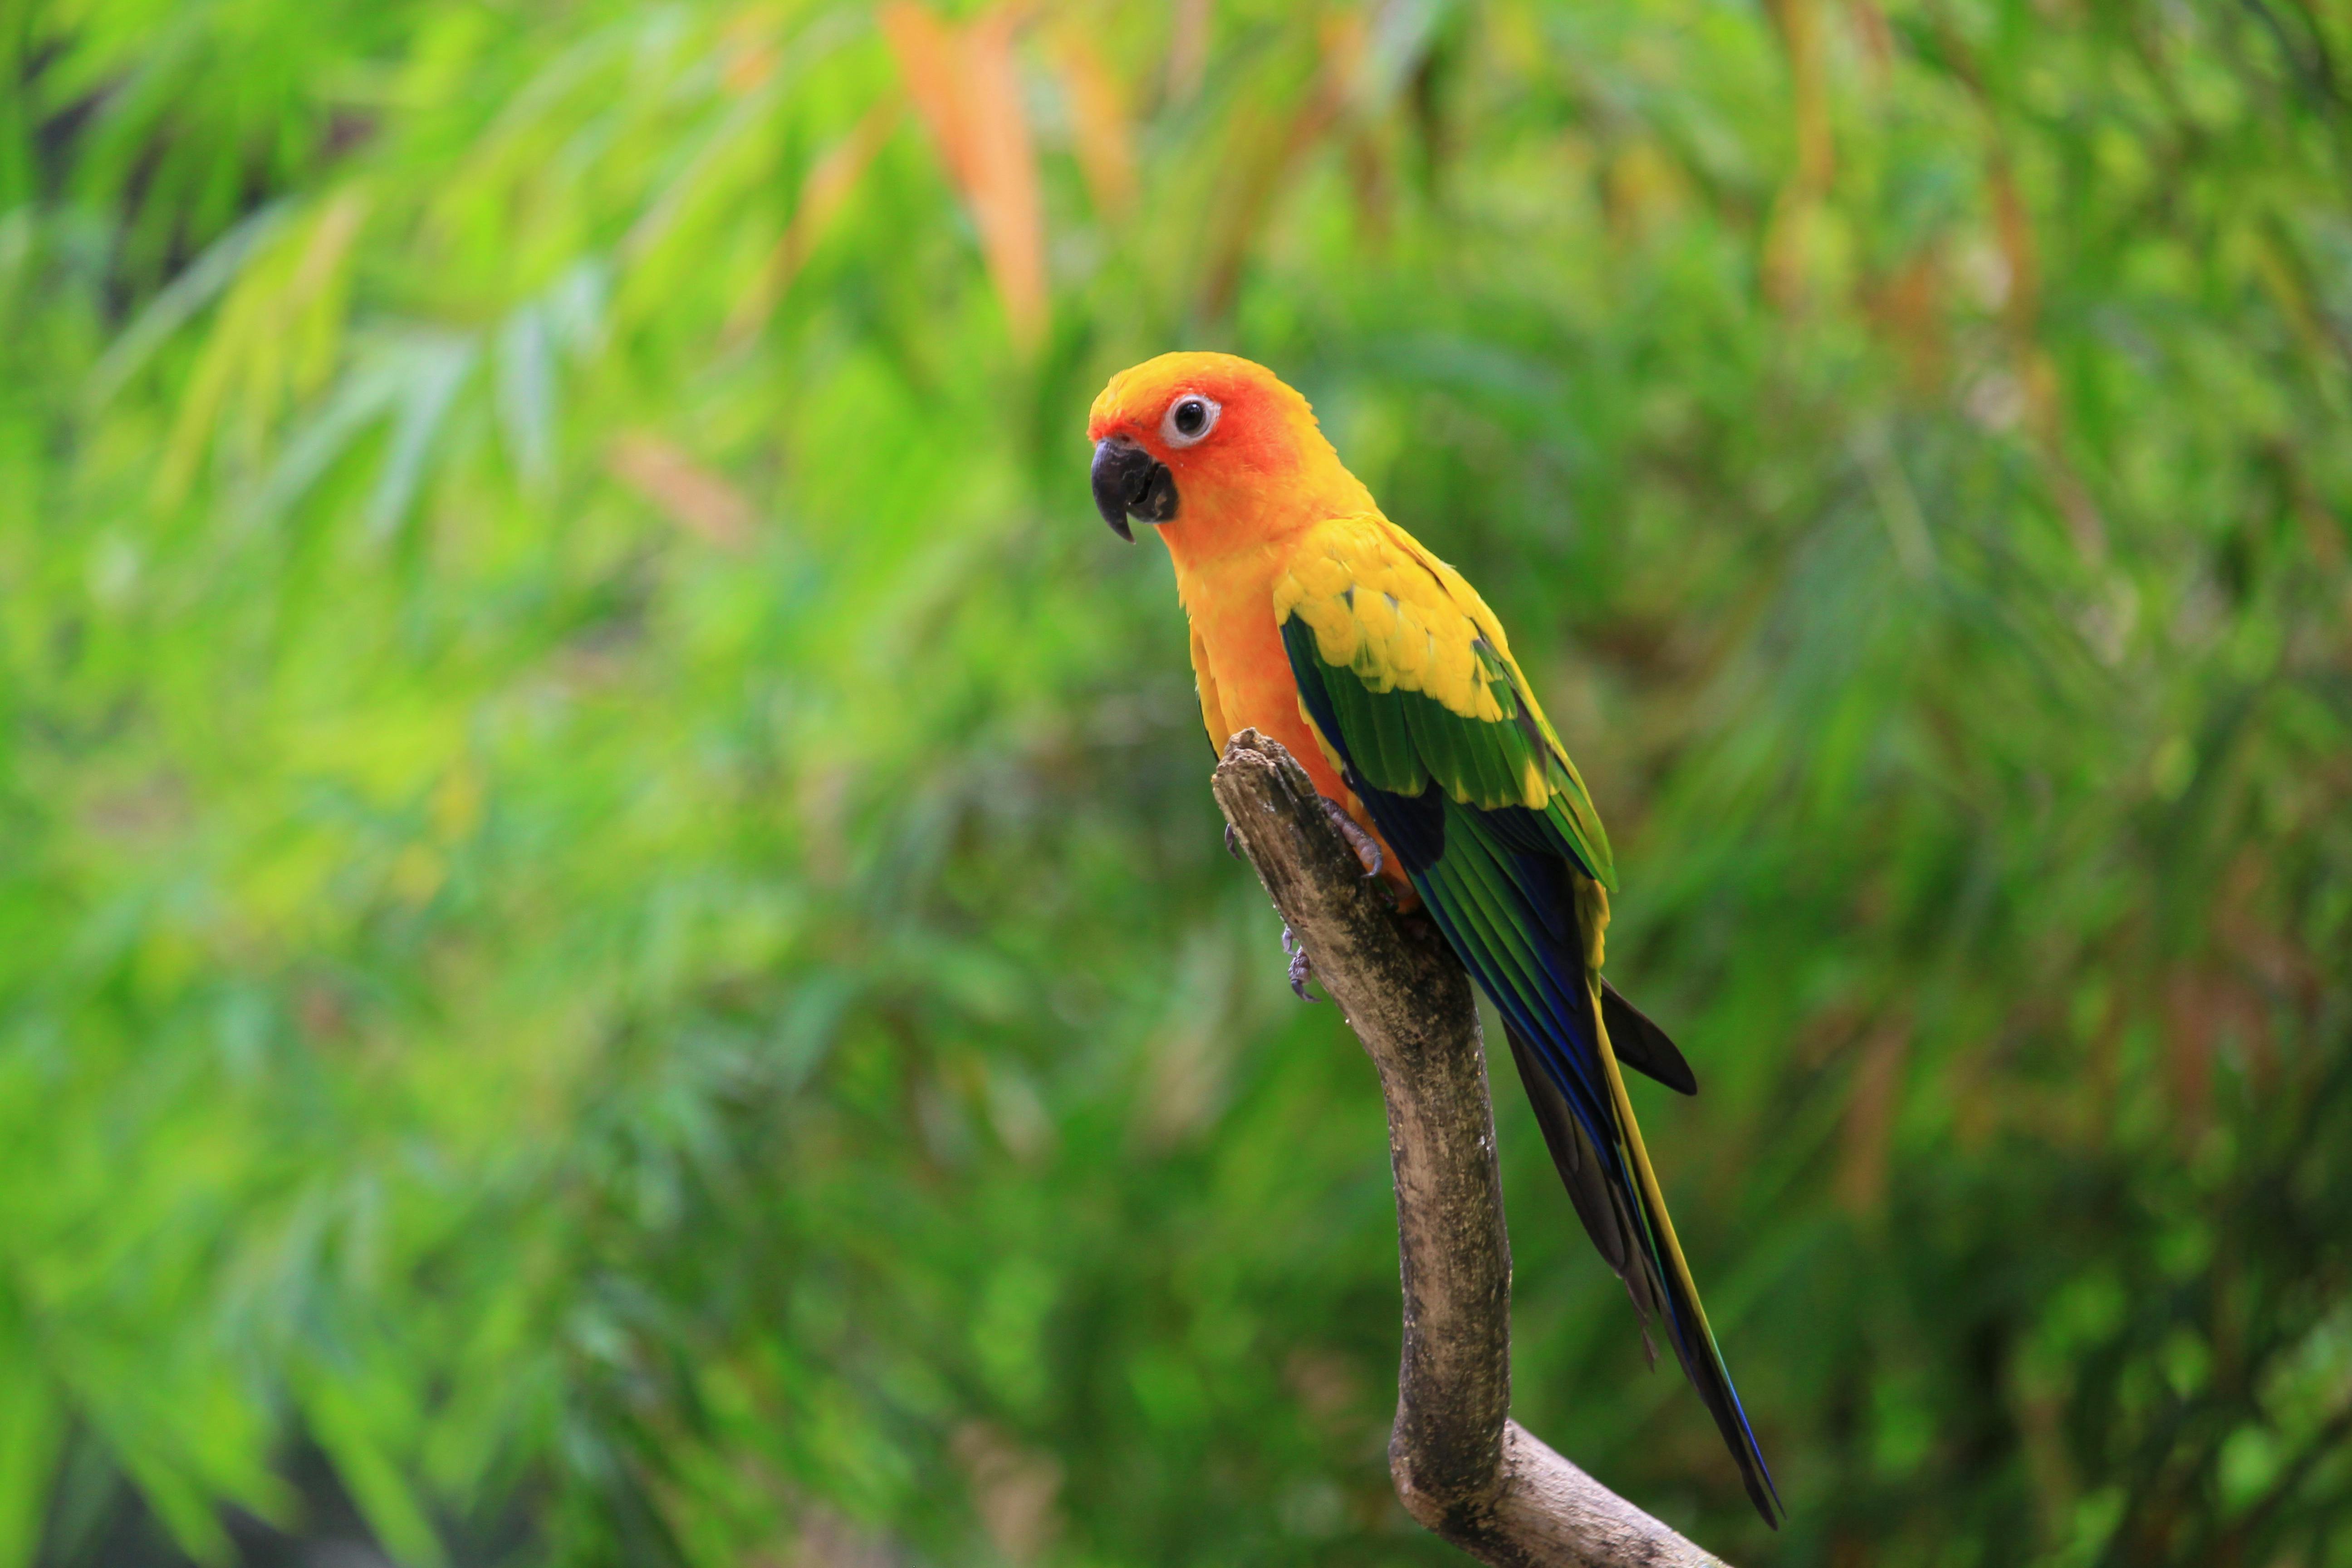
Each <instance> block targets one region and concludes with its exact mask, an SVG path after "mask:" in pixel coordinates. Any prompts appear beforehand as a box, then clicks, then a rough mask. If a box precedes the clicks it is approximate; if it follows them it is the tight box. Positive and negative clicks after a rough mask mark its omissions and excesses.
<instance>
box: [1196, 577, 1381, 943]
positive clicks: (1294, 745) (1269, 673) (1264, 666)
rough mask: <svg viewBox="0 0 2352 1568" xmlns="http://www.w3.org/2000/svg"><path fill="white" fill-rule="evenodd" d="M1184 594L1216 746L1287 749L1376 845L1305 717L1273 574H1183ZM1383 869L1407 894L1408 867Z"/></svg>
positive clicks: (1359, 805) (1360, 808) (1203, 704)
mask: <svg viewBox="0 0 2352 1568" xmlns="http://www.w3.org/2000/svg"><path fill="white" fill-rule="evenodd" d="M1177 588H1178V592H1179V593H1180V595H1181V597H1182V599H1183V601H1184V613H1185V614H1186V615H1187V616H1190V617H1191V619H1192V633H1193V645H1192V660H1193V670H1192V674H1193V678H1194V679H1196V680H1197V681H1198V682H1199V683H1200V688H1201V699H1202V700H1201V710H1202V721H1204V722H1205V723H1206V724H1207V725H1208V727H1209V741H1210V743H1211V744H1213V745H1214V746H1215V747H1216V748H1217V749H1218V750H1219V751H1220V752H1222V751H1223V749H1224V745H1225V742H1227V741H1228V740H1230V739H1232V738H1233V737H1234V735H1235V734H1237V733H1238V732H1240V731H1243V730H1255V731H1258V732H1259V733H1260V734H1262V735H1267V736H1271V737H1272V738H1273V739H1275V740H1276V741H1279V742H1282V744H1283V746H1284V747H1285V748H1286V750H1288V751H1289V752H1290V754H1291V755H1292V756H1294V757H1296V758H1297V759H1298V761H1299V763H1301V764H1302V765H1303V766H1304V767H1305V768H1306V769H1307V776H1308V777H1309V778H1311V779H1313V780H1314V781H1315V788H1316V791H1317V793H1318V794H1319V795H1322V796H1323V797H1324V798H1325V799H1326V800H1333V801H1338V802H1339V804H1340V805H1343V806H1345V807H1346V808H1347V811H1348V815H1349V816H1351V817H1353V818H1354V819H1355V820H1356V822H1357V824H1358V826H1361V827H1363V828H1364V829H1366V830H1367V831H1370V832H1373V833H1374V836H1375V837H1377V836H1378V834H1377V830H1376V829H1374V828H1373V827H1372V821H1371V816H1370V813H1368V812H1366V811H1365V809H1364V806H1363V803H1362V802H1361V801H1360V800H1358V799H1357V798H1356V795H1355V792H1354V791H1352V790H1350V789H1349V787H1348V785H1347V784H1346V782H1345V781H1344V780H1342V779H1341V778H1340V776H1339V768H1338V767H1337V765H1335V763H1333V761H1332V758H1331V755H1330V753H1329V752H1327V751H1326V750H1325V748H1324V745H1323V741H1322V737H1321V736H1319V735H1318V734H1317V733H1316V732H1315V728H1314V726H1313V725H1311V724H1309V723H1308V722H1307V717H1306V715H1305V714H1304V713H1303V712H1301V711H1300V710H1299V705H1298V681H1297V677H1296V676H1294V675H1293V674H1292V673H1291V669H1290V654H1289V650H1287V649H1286V648H1285V647H1283V643H1282V628H1281V626H1279V625H1278V624H1276V621H1275V618H1274V587H1273V574H1272V572H1271V570H1270V569H1267V568H1260V569H1259V570H1258V571H1257V572H1256V573H1255V575H1254V576H1243V575H1241V574H1224V575H1223V576H1222V577H1221V576H1219V575H1215V574H1202V573H1188V572H1186V571H1184V570H1182V569H1181V567H1180V568H1179V570H1178V574H1177ZM1382 848H1383V851H1384V852H1385V850H1386V846H1385V845H1383V846H1382ZM1382 869H1383V871H1384V872H1385V874H1386V875H1387V877H1388V878H1389V879H1390V880H1391V881H1392V882H1394V883H1395V884H1396V885H1397V886H1398V888H1399V889H1400V890H1403V889H1406V887H1407V884H1406V882H1405V879H1404V874H1403V868H1402V863H1401V862H1400V861H1399V860H1398V859H1397V858H1396V857H1395V856H1394V855H1393V854H1387V855H1386V860H1385V864H1384V866H1383V868H1382ZM1407 896H1408V897H1409V896H1410V894H1409V893H1408V894H1407Z"/></svg>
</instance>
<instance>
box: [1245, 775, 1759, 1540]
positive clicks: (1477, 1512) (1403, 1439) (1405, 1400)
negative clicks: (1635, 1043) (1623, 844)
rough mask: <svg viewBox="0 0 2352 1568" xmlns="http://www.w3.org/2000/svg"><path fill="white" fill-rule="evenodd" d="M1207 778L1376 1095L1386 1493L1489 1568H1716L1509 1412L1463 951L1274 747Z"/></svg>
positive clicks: (1489, 1159)
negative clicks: (1391, 890) (1385, 1136)
mask: <svg viewBox="0 0 2352 1568" xmlns="http://www.w3.org/2000/svg"><path fill="white" fill-rule="evenodd" d="M1212 787H1213V789H1214V790H1215V792H1216V796H1217V804H1218V805H1219V806H1221V807H1222V808H1223V811H1224V814H1225V820H1226V821H1228V822H1230V823H1231V824H1233V826H1234V833H1235V835H1236V836H1237V837H1239V838H1240V840H1241V843H1242V845H1243V847H1244V848H1245V849H1246V850H1247V851H1248V854H1249V858H1250V863H1251V864H1252V865H1253V866H1255V868H1257V874H1258V877H1259V879H1260V880H1262V881H1264V882H1265V890H1266V892H1267V893H1268V894H1269V895H1270V896H1271V897H1272V898H1273V900H1274V906H1275V908H1276V910H1280V911H1281V914H1282V918H1283V919H1284V920H1285V921H1287V922H1288V923H1289V926H1290V930H1291V931H1292V933H1293V934H1294V935H1295V936H1297V939H1298V940H1299V942H1302V943H1303V944H1304V945H1305V947H1306V950H1307V959H1308V962H1309V963H1312V964H1313V966H1314V972H1315V977H1316V979H1317V980H1318V981H1319V982H1321V984H1322V985H1323V989H1324V990H1325V991H1326V992H1328V994H1329V995H1330V997H1331V999H1332V1000H1333V1001H1334V1002H1336V1003H1338V1004H1339V1011H1340V1012H1341V1013H1342V1014H1343V1015H1345V1016H1346V1017H1347V1020H1348V1023H1349V1026H1350V1027H1351V1028H1353V1029H1354V1030H1355V1031H1356V1037H1357V1038H1358V1039H1360V1040H1361V1041H1362V1042H1363V1045H1364V1049H1365V1051H1366V1052H1367V1053H1369V1054H1370V1057H1371V1058H1372V1065H1373V1066H1374V1067H1375V1068H1378V1069H1379V1071H1380V1075H1381V1096H1382V1097H1383V1098H1384V1099H1385V1100H1387V1102H1388V1116H1389V1163H1390V1167H1391V1170H1392V1171H1393V1172H1394V1173H1395V1177H1396V1203H1397V1247H1398V1252H1399V1254H1400V1256H1401V1258H1402V1266H1403V1268H1402V1272H1403V1282H1404V1357H1403V1361H1402V1364H1401V1365H1400V1366H1399V1368H1398V1371H1397V1415H1396V1426H1395V1427H1394V1428H1393V1429H1392V1430H1391V1434H1390V1436H1389V1473H1390V1475H1391V1477H1392V1478H1393V1479H1394V1480H1395V1482H1396V1489H1397V1496H1398V1497H1399V1498H1401V1499H1402V1500H1403V1502H1404V1506H1405V1508H1406V1509H1407V1510H1409V1511H1410V1512H1411V1513H1412V1516H1413V1518H1415V1519H1417V1520H1419V1521H1421V1522H1422V1523H1423V1524H1424V1525H1426V1526H1428V1527H1429V1528H1430V1529H1431V1530H1433V1531H1436V1532H1437V1533H1438V1534H1439V1535H1441V1536H1443V1537H1444V1539H1445V1540H1447V1541H1450V1542H1453V1543H1454V1545H1456V1546H1459V1547H1460V1548H1462V1550H1464V1551H1465V1552H1468V1553H1470V1554H1471V1555H1472V1556H1473V1557H1475V1558H1477V1559H1478V1560H1479V1561H1480V1562H1482V1563H1496V1564H1512V1565H1520V1564H1526V1565H1535V1564H1544V1565H1547V1568H1549V1565H1554V1564H1557V1565H1561V1568H1699V1565H1701V1564H1712V1565H1714V1568H1723V1563H1722V1560H1721V1559H1720V1558H1717V1557H1716V1556H1713V1555H1712V1554H1710V1553H1708V1552H1702V1551H1701V1550H1699V1549H1698V1548H1697V1547H1696V1546H1694V1545H1692V1544H1691V1543H1690V1542H1687V1541H1685V1540H1684V1539H1683V1538H1682V1537H1681V1536H1679V1535H1677V1534H1675V1532H1674V1531H1671V1530H1669V1529H1667V1528H1666V1527H1665V1526H1664V1525H1663V1524H1661V1523H1659V1522H1658V1521H1656V1520H1654V1519H1652V1518H1651V1517H1650V1516H1649V1515H1648V1514H1646V1513H1643V1511H1642V1510H1640V1509H1637V1508H1635V1507H1634V1506H1633V1504H1631V1503H1629V1502H1627V1501H1625V1500H1623V1499H1622V1498H1620V1497H1618V1496H1617V1495H1616V1494H1615V1493H1614V1492H1612V1491H1611V1490H1609V1489H1607V1488H1606V1487H1603V1486H1602V1485H1601V1484H1600V1483H1599V1482H1598V1481H1595V1480H1594V1479H1592V1478H1591V1477H1590V1476H1588V1475H1586V1474H1585V1473H1584V1472H1583V1471H1582V1470H1580V1469H1578V1468H1576V1467H1575V1466H1574V1465H1571V1464H1570V1463H1569V1462H1568V1461H1567V1460H1566V1459H1563V1458H1560V1457H1559V1455H1558V1454H1555V1453H1553V1452H1552V1451H1551V1450H1550V1449H1549V1448H1548V1447H1545V1446H1544V1445H1543V1443H1542V1442H1541V1441H1539V1440H1538V1438H1536V1437H1535V1436H1532V1435H1531V1434H1530V1433H1528V1431H1527V1429H1526V1428H1524V1427H1522V1426H1520V1425H1519V1424H1518V1423H1517V1422H1516V1421H1513V1420H1512V1419H1511V1418H1510V1406H1511V1365H1510V1358H1511V1243H1510V1237H1509V1235H1508V1233H1507V1231H1506V1230H1505V1229H1504V1226H1503V1190H1502V1180H1501V1176H1500V1174H1499V1173H1498V1172H1497V1170H1496V1163H1495V1113H1494V1107H1493V1104H1492V1102H1491V1101H1490V1100H1488V1098H1487V1093H1486V1053H1485V1050H1484V1048H1483V1047H1482V1045H1481V1043H1480V1040H1479V1036H1478V1012H1477V1007H1476V1005H1475V1003H1474V1002H1473V1000H1472V998H1471V994H1470V980H1469V976H1468V975H1467V974H1465V973H1464V972H1463V968H1462V965H1461V963H1459V962H1458V961H1456V960H1455V958H1454V954H1453V953H1452V952H1450V951H1448V950H1447V948H1446V946H1445V943H1444V941H1443V940H1442V939H1441V938H1440V937H1439V936H1438V934H1437V932H1436V931H1434V930H1433V928H1432V927H1431V926H1430V925H1429V923H1428V922H1427V921H1422V920H1415V919H1412V918H1410V917H1403V916H1400V915H1398V914H1397V913H1396V912H1395V911H1394V910H1391V908H1390V907H1389V905H1388V901H1387V900H1385V899H1384V898H1383V897H1382V896H1381V893H1380V892H1379V890H1378V889H1376V887H1375V886H1374V885H1373V883H1372V882H1371V881H1370V880H1368V879H1366V878H1365V876H1364V874H1363V868H1362V866H1361V865H1360V863H1359V862H1358V860H1357V858H1356V855H1355V852H1354V851H1353V850H1352V849H1350V848H1349V846H1348V843H1347V841H1346V840H1345V839H1344V838H1342V837H1340V835H1339V831H1338V829H1337V828H1335V827H1334V826H1332V824H1331V822H1330V821H1329V820H1328V818H1327V817H1326V816H1325V814H1324V812H1323V809H1322V806H1321V804H1320V802H1319V801H1318V797H1317V795H1316V792H1315V785H1314V784H1313V783H1312V782H1311V781H1310V780H1309V779H1308V778H1307V773H1306V770H1305V769H1303V768H1301V767H1300V766H1299V765H1298V763H1297V761H1296V760H1294V759H1293V758H1292V757H1291V755H1290V753H1289V752H1286V751H1285V750H1284V749H1283V748H1282V746H1281V745H1280V744H1278V743H1277V742H1274V741H1271V740H1268V739H1266V738H1265V736H1263V735H1260V734H1259V733H1258V732H1257V731H1255V730H1244V731H1242V732H1241V733H1240V734H1238V735H1236V736H1234V738H1233V741H1232V742H1231V743H1230V744H1229V745H1227V746H1226V748H1225V755H1224V760H1223V762H1222V763H1219V764H1218V766H1217V772H1216V776H1215V778H1214V779H1213V781H1212Z"/></svg>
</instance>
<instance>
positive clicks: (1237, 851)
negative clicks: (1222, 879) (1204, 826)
mask: <svg viewBox="0 0 2352 1568" xmlns="http://www.w3.org/2000/svg"><path fill="white" fill-rule="evenodd" d="M1225 853H1226V854H1228V855H1230V856H1232V857H1233V858H1234V859H1236V860H1238V859H1240V858H1242V838H1241V835H1240V834H1238V833H1235V832H1234V825H1233V824H1232V823H1230V822H1228V823H1226V824H1225Z"/></svg>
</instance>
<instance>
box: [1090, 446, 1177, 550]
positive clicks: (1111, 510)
mask: <svg viewBox="0 0 2352 1568" xmlns="http://www.w3.org/2000/svg"><path fill="white" fill-rule="evenodd" d="M1094 479H1095V510H1097V511H1099V512H1101V513H1102V515H1103V521H1105V522H1107V523H1108V524H1110V531H1112V532H1113V533H1116V534H1118V536H1119V537H1120V538H1121V539H1124V540H1126V541H1127V542H1129V543H1130V544H1132V543H1134V542H1135V535H1134V534H1132V533H1129V531H1128V529H1127V520H1128V519H1129V518H1130V517H1132V518H1134V519H1135V520H1136V521H1139V522H1166V521H1169V520H1170V519H1171V518H1173V517H1174V516H1175V515H1176V476H1175V475H1173V474H1171V473H1170V472H1169V471H1168V465H1167V464H1165V463H1163V462H1161V461H1160V459H1159V458H1155V457H1153V456H1152V455H1151V454H1150V453H1149V452H1147V451H1145V450H1144V449H1143V448H1142V447H1139V446H1137V445H1136V444H1135V443H1134V442H1133V441H1131V440H1129V439H1128V437H1124V436H1107V437H1104V438H1103V439H1102V440H1100V441H1098V442H1097V443H1096V444H1095V470H1094Z"/></svg>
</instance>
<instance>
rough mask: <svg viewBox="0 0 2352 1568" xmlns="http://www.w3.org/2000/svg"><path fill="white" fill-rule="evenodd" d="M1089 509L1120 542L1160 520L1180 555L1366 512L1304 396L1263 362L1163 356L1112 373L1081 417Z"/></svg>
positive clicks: (1363, 497) (1360, 492) (1367, 505)
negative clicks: (1091, 493)
mask: <svg viewBox="0 0 2352 1568" xmlns="http://www.w3.org/2000/svg"><path fill="white" fill-rule="evenodd" d="M1087 439H1088V440H1089V441H1092V442H1093V443H1094V444H1095V459H1094V490H1095V507H1096V509H1097V510H1099V511H1100V512H1101V513H1102V515H1103V521H1105V522H1108V523H1109V524H1110V526H1111V528H1112V530H1113V531H1115V532H1117V533H1118V536H1119V537H1120V538H1122V539H1128V540H1132V539H1133V538H1134V537H1135V536H1134V534H1133V533H1131V532H1129V530H1128V523H1129V520H1130V519H1132V520H1135V521H1142V522H1150V523H1157V524H1159V525H1160V535H1161V537H1162V538H1163V539H1165V540H1167V542H1168V546H1169V548H1170V549H1171V550H1172V551H1176V552H1179V553H1180V555H1181V554H1187V553H1201V554H1209V553H1215V552H1221V551H1223V550H1224V549H1227V548H1230V547H1233V546H1236V545H1244V544H1250V543H1263V542H1270V541H1271V539H1272V538H1273V537H1275V536H1277V535H1279V534H1280V533H1281V532H1283V531H1286V530H1288V529H1291V528H1297V527H1304V526H1306V525H1307V524H1308V523H1311V522H1315V521H1320V520H1322V519H1324V518H1328V517H1344V516H1348V515H1350V514H1352V513H1355V512H1360V511H1369V510H1371V505H1372V500H1371V496H1370V494H1369V493H1368V492H1367V491H1366V490H1365V489H1364V487H1363V486H1362V485H1360V484H1359V483H1357V481H1356V479H1355V476H1354V475H1352V474H1350V473H1349V472H1348V470H1347V468H1346V467H1345V466H1343V465H1342V464H1341V463H1340V461H1339V453H1337V452H1335V451H1333V450H1332V449H1331V443H1330V442H1329V441H1328V440H1325V439H1324V437H1323V432H1322V430H1321V429H1320V428H1319V427H1318V426H1317V425H1316V423H1315V411H1314V409H1312V408H1310V407H1308V406H1307V399H1305V398H1304V397H1301V396H1300V395H1298V394H1297V393H1296V392H1294V391H1292V390H1291V389H1290V388H1289V387H1287V386H1286V385H1284V384H1283V383H1282V382H1281V380H1280V379H1279V378H1278V377H1276V375H1275V374H1274V373H1273V372H1272V371H1270V370H1268V369H1266V368H1265V366H1264V365H1262V364H1254V363H1251V362H1250V361H1248V360H1245V359H1237V358H1235V357H1234V355H1232V354H1213V353H1171V354H1161V355H1160V357H1159V358H1158V359H1149V360H1146V361H1144V362H1143V363H1141V364H1139V365H1136V366H1135V367H1133V368H1132V369H1129V370H1123V371H1121V372H1119V373H1118V374H1117V375H1115V376H1112V377H1111V378H1110V384H1109V385H1108V386H1106V387H1104V388H1103V389H1102V395H1100V396H1099V397H1097V398H1096V399H1095V405H1094V407H1093V409H1092V410H1091V411H1089V413H1088V414H1087Z"/></svg>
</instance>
